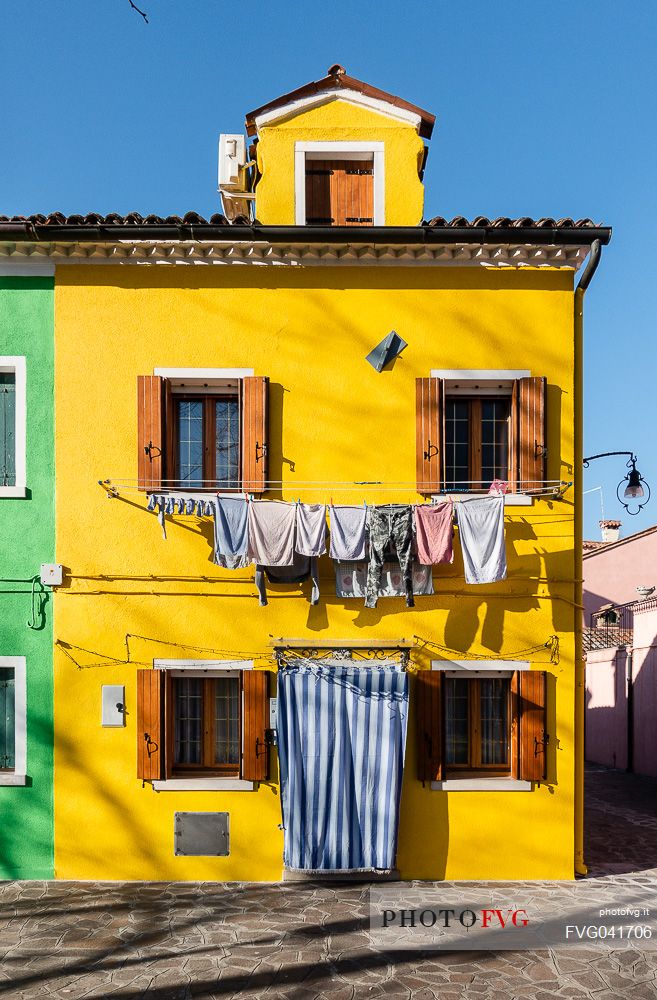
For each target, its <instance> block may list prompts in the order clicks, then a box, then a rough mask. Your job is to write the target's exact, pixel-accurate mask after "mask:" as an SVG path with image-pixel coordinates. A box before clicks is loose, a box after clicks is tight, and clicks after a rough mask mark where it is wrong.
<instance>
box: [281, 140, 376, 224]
mask: <svg viewBox="0 0 657 1000" xmlns="http://www.w3.org/2000/svg"><path fill="white" fill-rule="evenodd" d="M383 148H384V147H383V143H382V142H369V143H367V142H344V143H340V142H297V143H296V144H295V201H296V205H295V215H296V224H297V225H298V226H383V225H385V211H384V174H383V171H384V165H383V163H384V161H383Z"/></svg>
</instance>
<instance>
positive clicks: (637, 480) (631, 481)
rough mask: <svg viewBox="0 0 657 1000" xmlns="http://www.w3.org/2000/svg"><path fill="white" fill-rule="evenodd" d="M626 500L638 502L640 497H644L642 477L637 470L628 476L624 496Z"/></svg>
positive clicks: (633, 470)
mask: <svg viewBox="0 0 657 1000" xmlns="http://www.w3.org/2000/svg"><path fill="white" fill-rule="evenodd" d="M623 496H624V498H625V499H626V500H636V499H637V498H638V497H642V496H643V486H642V485H641V476H640V474H639V473H638V472H637V470H636V469H632V471H631V472H630V474H629V476H628V482H627V486H626V487H625V493H624V494H623Z"/></svg>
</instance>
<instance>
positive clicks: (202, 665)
mask: <svg viewBox="0 0 657 1000" xmlns="http://www.w3.org/2000/svg"><path fill="white" fill-rule="evenodd" d="M153 666H154V667H155V669H156V670H253V660H159V659H158V660H153ZM222 780H223V779H222Z"/></svg>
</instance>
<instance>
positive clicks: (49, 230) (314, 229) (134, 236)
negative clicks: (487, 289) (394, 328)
mask: <svg viewBox="0 0 657 1000" xmlns="http://www.w3.org/2000/svg"><path fill="white" fill-rule="evenodd" d="M611 233H612V230H611V228H610V227H608V226H580V227H577V226H573V227H565V226H564V227H549V226H542V227H539V226H537V227H532V226H518V227H513V226H510V227H496V226H426V225H425V226H368V227H363V226H253V225H215V224H207V223H206V224H198V225H195V224H185V223H181V224H180V225H175V224H173V225H172V224H164V225H140V224H127V225H126V224H122V225H98V226H90V225H76V224H73V225H66V224H64V225H52V224H51V225H39V224H35V223H31V222H2V223H0V242H31V241H37V242H49V243H50V242H53V241H57V242H75V243H87V242H94V243H98V242H105V243H112V242H123V241H130V240H196V241H205V240H227V241H235V240H239V241H240V242H254V243H263V242H266V243H290V242H296V243H299V242H302V243H328V244H330V243H360V244H382V245H385V244H408V245H421V244H427V245H435V244H454V243H460V244H468V245H477V246H486V245H498V246H499V245H506V244H527V245H537V246H546V245H547V246H587V245H590V244H591V243H592V242H593V241H594V240H600V242H601V243H602V244H604V245H607V244H608V243H609V241H610V239H611Z"/></svg>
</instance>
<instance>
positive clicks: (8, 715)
mask: <svg viewBox="0 0 657 1000" xmlns="http://www.w3.org/2000/svg"><path fill="white" fill-rule="evenodd" d="M15 717H16V697H15V682H14V671H13V670H12V669H11V668H7V667H0V770H10V771H12V770H13V769H14V767H15V766H16V756H15V753H16V719H15Z"/></svg>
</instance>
